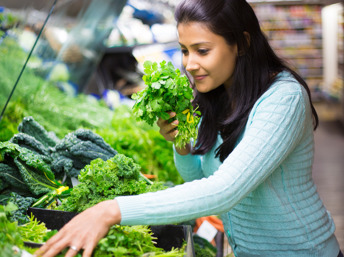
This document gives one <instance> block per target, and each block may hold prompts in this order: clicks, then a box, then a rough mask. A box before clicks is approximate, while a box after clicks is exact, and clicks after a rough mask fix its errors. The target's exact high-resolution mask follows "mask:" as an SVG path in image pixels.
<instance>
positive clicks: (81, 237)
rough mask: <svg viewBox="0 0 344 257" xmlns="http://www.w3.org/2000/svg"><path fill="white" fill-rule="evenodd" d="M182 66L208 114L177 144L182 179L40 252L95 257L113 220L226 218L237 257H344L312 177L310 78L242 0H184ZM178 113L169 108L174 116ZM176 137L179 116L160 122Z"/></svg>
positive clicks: (110, 206)
mask: <svg viewBox="0 0 344 257" xmlns="http://www.w3.org/2000/svg"><path fill="white" fill-rule="evenodd" d="M175 17H176V20H177V24H178V33H179V42H180V45H181V49H182V54H183V65H184V67H185V69H186V71H187V72H188V74H189V75H190V76H191V77H192V81H193V83H194V87H195V94H196V97H195V100H194V104H195V105H199V108H200V110H201V112H202V121H201V124H200V127H199V137H198V139H197V142H196V144H195V146H194V147H192V146H191V144H190V145H187V146H186V147H185V148H183V149H177V148H174V151H175V155H174V158H175V164H176V166H177V168H178V170H179V172H180V173H181V175H182V176H183V178H184V180H185V181H188V182H186V183H184V184H183V185H179V186H175V187H173V188H170V189H167V190H163V191H160V192H155V193H147V194H143V195H138V196H123V197H117V198H116V199H114V200H110V201H104V202H102V203H100V204H98V205H96V206H94V207H92V208H90V209H88V210H86V211H85V212H83V213H81V214H80V215H78V216H76V217H75V218H74V219H73V220H72V221H71V222H69V223H68V224H67V225H66V226H65V227H64V228H63V229H62V230H61V231H60V232H59V233H58V234H57V235H56V236H54V237H53V238H52V239H50V240H49V241H48V242H47V243H46V244H45V246H43V247H42V248H41V249H40V250H39V251H38V252H37V254H40V255H42V256H44V257H48V256H54V255H56V254H57V253H58V252H59V251H61V250H62V249H64V248H66V247H70V249H69V250H68V252H67V255H66V256H68V257H70V256H74V255H76V253H77V251H78V250H80V249H84V253H83V256H90V255H91V252H92V250H93V248H94V247H95V246H96V244H97V242H98V241H99V240H100V239H101V238H102V237H103V236H105V235H106V233H107V231H108V230H109V227H110V226H111V225H113V224H122V225H134V224H150V225H157V224H171V223H178V222H182V221H187V220H191V219H195V218H198V217H202V216H209V215H214V214H218V215H221V218H222V221H223V223H224V227H225V231H226V235H227V237H228V240H229V243H230V245H231V246H232V249H233V251H234V253H235V255H236V256H237V257H242V256H243V257H246V256H273V257H275V256H288V257H292V256H298V257H299V256H312V257H314V256H319V257H320V256H321V257H325V256H326V257H336V256H340V255H338V254H341V253H340V249H339V246H338V242H337V240H336V238H335V236H334V230H335V226H334V223H333V220H332V218H331V217H330V215H329V214H328V212H327V211H326V209H325V207H324V205H323V204H322V202H321V200H320V198H319V196H318V194H317V192H316V187H315V185H314V183H313V180H312V174H311V169H312V161H313V129H315V128H316V126H317V124H318V118H317V114H316V112H315V110H314V107H313V105H312V103H311V100H310V92H309V89H308V87H307V85H306V83H305V82H304V81H303V80H302V79H301V78H300V76H299V75H297V74H296V73H295V72H294V71H292V70H290V69H289V68H288V67H287V66H286V65H285V64H283V62H282V61H281V60H280V59H279V58H278V57H277V56H276V55H275V54H274V52H273V51H272V49H271V47H270V46H269V44H268V42H267V40H266V39H265V37H264V35H263V33H262V32H261V30H260V27H259V23H258V20H257V18H256V16H255V14H254V12H253V10H252V8H251V7H250V6H249V4H247V3H246V1H244V0H215V1H208V0H184V1H182V2H181V3H180V4H179V6H178V7H177V8H176V12H175ZM174 115H175V113H173V112H171V113H170V116H171V117H173V116H174ZM158 125H159V126H160V132H161V134H162V135H163V136H164V137H165V138H166V139H167V140H170V141H173V140H174V138H175V136H176V133H177V129H178V121H174V122H173V123H168V122H167V121H165V120H161V119H160V120H159V121H158Z"/></svg>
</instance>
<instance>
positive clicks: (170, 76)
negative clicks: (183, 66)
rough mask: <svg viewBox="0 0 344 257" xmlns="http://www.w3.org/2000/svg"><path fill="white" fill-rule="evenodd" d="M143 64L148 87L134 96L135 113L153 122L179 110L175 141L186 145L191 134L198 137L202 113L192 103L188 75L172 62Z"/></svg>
mask: <svg viewBox="0 0 344 257" xmlns="http://www.w3.org/2000/svg"><path fill="white" fill-rule="evenodd" d="M143 67H144V73H145V75H143V80H144V82H145V84H146V87H145V88H144V89H143V90H141V91H140V92H138V93H136V94H134V95H133V96H132V98H133V99H134V100H135V104H134V106H133V112H134V114H135V116H136V117H138V119H139V120H143V121H145V122H147V123H148V124H150V125H153V123H154V122H155V121H156V120H157V119H158V118H163V119H164V120H168V119H169V118H170V117H169V114H168V112H171V111H173V112H176V118H177V120H178V121H179V124H178V135H177V136H176V139H175V144H176V146H177V147H184V146H185V145H186V144H187V143H190V140H191V139H192V138H193V139H196V138H197V131H198V123H199V120H200V117H199V116H200V114H201V113H200V112H199V111H197V110H196V109H197V108H195V109H194V108H193V106H192V103H191V100H192V99H193V94H192V88H191V87H190V83H189V80H188V78H187V77H186V76H185V75H181V73H180V70H179V69H175V68H174V66H173V64H172V63H171V62H168V63H166V61H162V62H160V64H158V63H156V62H151V61H145V62H144V65H143Z"/></svg>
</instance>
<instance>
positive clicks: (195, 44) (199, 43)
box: [179, 41, 211, 47]
mask: <svg viewBox="0 0 344 257" xmlns="http://www.w3.org/2000/svg"><path fill="white" fill-rule="evenodd" d="M202 44H211V42H207V41H204V42H197V43H194V44H192V45H190V46H191V47H194V46H198V45H202ZM179 45H180V46H183V47H185V45H183V44H182V43H180V42H179Z"/></svg>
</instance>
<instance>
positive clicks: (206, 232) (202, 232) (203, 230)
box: [196, 220, 217, 242]
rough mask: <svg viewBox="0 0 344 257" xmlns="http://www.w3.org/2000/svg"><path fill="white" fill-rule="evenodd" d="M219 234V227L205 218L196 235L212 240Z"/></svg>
mask: <svg viewBox="0 0 344 257" xmlns="http://www.w3.org/2000/svg"><path fill="white" fill-rule="evenodd" d="M216 234H217V229H216V228H215V227H214V226H213V225H211V224H210V222H209V221H207V220H205V221H203V223H202V224H201V226H200V227H199V228H198V230H197V232H196V235H198V236H200V237H203V238H204V239H206V240H207V241H208V242H211V241H212V240H213V239H214V237H215V236H216Z"/></svg>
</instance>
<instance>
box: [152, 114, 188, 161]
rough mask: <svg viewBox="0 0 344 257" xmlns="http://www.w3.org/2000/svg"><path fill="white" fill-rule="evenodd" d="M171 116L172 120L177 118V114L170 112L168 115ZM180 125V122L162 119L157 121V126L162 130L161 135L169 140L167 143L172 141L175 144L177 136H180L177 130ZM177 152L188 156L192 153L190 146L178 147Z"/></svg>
mask: <svg viewBox="0 0 344 257" xmlns="http://www.w3.org/2000/svg"><path fill="white" fill-rule="evenodd" d="M168 114H169V115H170V118H173V117H175V116H176V113H175V112H169V113H168ZM178 124H179V121H178V120H173V121H172V122H169V120H164V119H162V118H159V119H158V121H157V125H158V126H159V128H160V131H159V132H160V134H161V135H162V136H163V137H164V138H165V139H166V140H167V141H171V142H174V140H175V138H176V136H177V134H178V130H177V126H178ZM176 151H177V152H178V153H179V154H180V155H186V154H189V153H190V144H187V145H186V146H185V148H177V147H176Z"/></svg>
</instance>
